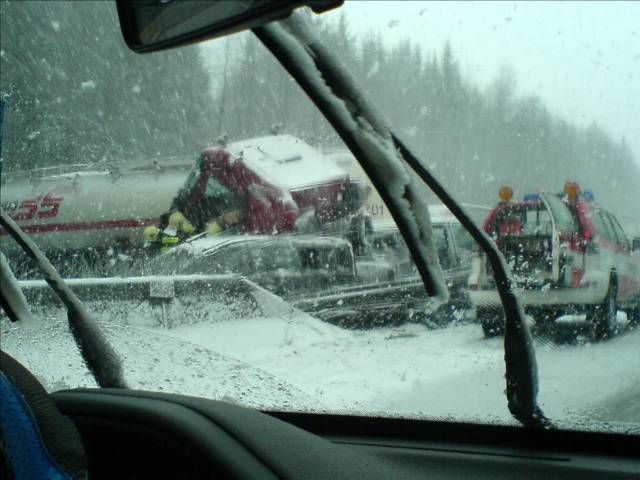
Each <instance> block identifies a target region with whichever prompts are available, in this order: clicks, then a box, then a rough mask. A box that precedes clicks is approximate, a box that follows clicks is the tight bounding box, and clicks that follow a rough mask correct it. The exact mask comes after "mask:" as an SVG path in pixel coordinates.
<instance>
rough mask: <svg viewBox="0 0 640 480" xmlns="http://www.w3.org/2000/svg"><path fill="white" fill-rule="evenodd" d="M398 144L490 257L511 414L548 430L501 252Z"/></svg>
mask: <svg viewBox="0 0 640 480" xmlns="http://www.w3.org/2000/svg"><path fill="white" fill-rule="evenodd" d="M393 139H394V142H395V144H396V146H397V148H398V149H399V150H400V152H401V153H402V156H403V157H404V159H405V161H406V162H407V165H409V167H410V168H411V169H412V170H413V171H414V172H415V173H416V174H417V175H418V176H419V177H420V178H421V179H422V180H423V181H424V182H425V183H426V184H427V186H428V187H429V188H430V189H431V190H432V191H433V192H434V193H435V194H436V196H437V197H438V198H439V199H440V200H441V201H442V203H444V205H445V206H446V207H447V208H448V209H449V210H450V211H451V213H452V214H453V215H454V216H455V217H456V218H457V219H458V221H459V222H460V223H461V224H462V226H463V227H464V228H465V229H466V230H467V231H468V232H469V234H470V235H471V236H472V237H473V239H474V240H475V241H476V242H477V243H478V245H479V246H480V248H482V250H483V251H484V252H485V254H486V255H487V259H488V260H489V263H490V264H491V268H492V269H493V272H494V278H495V281H496V289H497V290H498V294H499V295H500V300H501V301H502V306H503V308H504V313H505V329H504V360H505V365H506V374H505V378H506V383H507V385H506V395H507V402H508V407H509V411H510V412H511V414H512V415H513V416H514V417H515V418H516V419H517V420H519V421H520V422H521V423H522V424H523V425H525V426H528V427H542V428H548V427H550V426H551V422H550V420H549V419H548V418H546V417H545V415H544V413H543V412H542V409H541V408H540V407H539V405H538V400H537V397H538V365H537V362H536V356H535V350H534V348H533V338H532V337H531V332H530V331H529V327H528V326H527V323H526V319H525V314H524V309H523V308H522V304H521V303H520V300H519V298H518V297H517V295H516V294H515V293H514V291H513V281H512V279H511V276H510V274H509V270H508V268H507V265H506V262H505V260H504V257H503V255H502V253H501V252H500V250H498V248H497V247H496V245H495V243H494V242H493V241H492V240H491V239H490V238H489V236H488V235H487V234H486V233H485V232H483V231H482V230H481V229H480V228H478V226H477V225H476V224H475V223H474V221H473V220H472V219H471V217H469V215H467V213H466V212H465V210H464V209H463V208H462V206H461V205H459V204H458V203H457V202H456V201H455V200H454V199H453V197H452V196H451V195H450V194H449V192H447V190H446V189H445V188H444V187H443V186H442V185H441V184H440V182H438V180H436V179H435V177H434V176H433V175H431V173H430V172H429V171H428V170H427V169H426V168H425V167H424V166H423V165H422V163H421V162H420V160H418V159H417V158H416V157H415V156H414V155H413V154H412V153H411V152H410V151H409V149H407V148H406V147H405V146H404V144H403V143H402V142H401V141H400V140H399V139H398V138H397V137H396V136H395V135H394V137H393Z"/></svg>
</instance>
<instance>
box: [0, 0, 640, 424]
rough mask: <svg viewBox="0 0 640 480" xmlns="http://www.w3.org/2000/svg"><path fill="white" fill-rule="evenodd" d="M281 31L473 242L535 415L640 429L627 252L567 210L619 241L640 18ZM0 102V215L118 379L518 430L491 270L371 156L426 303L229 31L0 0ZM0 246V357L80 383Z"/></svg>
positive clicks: (283, 94) (468, 17)
mask: <svg viewBox="0 0 640 480" xmlns="http://www.w3.org/2000/svg"><path fill="white" fill-rule="evenodd" d="M301 16H302V17H303V18H305V19H306V20H307V21H308V23H309V24H310V30H311V31H312V33H313V35H315V36H317V38H319V41H318V44H321V45H324V46H325V47H326V48H327V49H328V50H329V52H330V53H331V54H333V55H335V56H336V57H337V58H338V59H339V60H340V62H341V65H343V66H342V67H340V69H342V70H344V72H343V71H342V70H341V71H340V78H343V76H342V74H343V73H344V78H353V79H354V81H355V82H356V83H357V85H358V88H359V89H358V92H359V93H361V94H362V96H364V97H366V98H367V99H368V100H369V101H370V102H371V104H372V105H373V106H374V107H375V109H376V111H379V112H380V118H381V119H383V120H380V122H381V123H385V122H386V123H388V126H389V129H390V132H391V133H392V134H393V136H394V137H395V138H396V139H398V141H399V142H402V144H403V145H406V147H407V148H408V149H409V150H410V151H411V152H412V154H413V155H414V156H415V158H417V159H418V161H419V162H421V164H422V165H423V166H424V167H426V168H427V169H428V170H429V172H430V173H432V174H433V175H434V176H435V177H436V178H437V179H438V181H439V182H440V183H441V184H442V185H443V186H444V187H445V188H446V189H447V191H449V192H450V193H451V195H452V197H453V198H454V199H455V201H456V202H457V203H458V204H459V205H460V206H461V207H462V208H463V209H464V210H465V211H467V212H468V213H469V215H470V216H471V217H472V219H473V221H474V222H475V223H476V224H477V225H478V226H479V228H481V229H485V227H486V230H484V233H486V234H487V235H488V236H489V237H490V238H491V239H493V240H494V241H495V244H496V245H497V247H498V249H499V250H500V251H501V253H502V256H503V257H504V259H505V260H506V265H507V266H508V269H509V271H510V273H511V274H512V279H511V280H512V283H511V286H512V287H513V291H514V292H515V293H516V295H517V297H518V298H519V299H520V301H521V303H522V305H523V309H524V312H525V314H526V315H527V322H528V326H529V328H530V330H531V333H532V338H533V343H532V345H533V348H534V350H535V354H536V359H537V361H538V377H539V403H540V406H541V408H542V410H543V411H544V413H545V414H546V415H547V416H548V417H549V418H551V419H552V420H553V422H554V425H556V426H558V428H568V429H580V430H583V429H587V430H594V429H595V430H607V431H610V430H617V431H623V432H628V431H630V430H631V427H630V426H632V427H633V428H636V429H637V428H639V427H638V425H640V415H639V413H638V412H639V411H640V410H639V409H638V398H637V395H635V394H634V392H637V384H638V373H637V372H640V357H639V356H638V348H637V346H638V344H639V343H640V328H638V326H637V325H638V315H639V314H640V312H639V310H638V300H639V299H640V264H638V261H640V260H639V258H640V257H638V256H633V255H622V254H618V253H620V252H614V253H616V254H612V253H611V249H606V248H603V246H602V245H601V244H600V243H599V242H597V241H594V240H593V239H590V238H587V236H584V235H583V233H584V232H585V228H583V227H584V225H582V224H581V222H584V221H585V215H587V216H590V218H591V221H592V222H593V224H594V228H595V230H596V232H597V235H596V236H601V237H602V238H603V239H607V240H608V241H610V242H614V243H615V242H621V243H624V239H623V232H622V229H621V228H620V225H619V224H618V221H617V220H616V219H618V220H620V221H621V222H622V223H623V225H624V228H625V230H626V231H628V233H629V235H630V236H634V235H636V234H640V211H639V207H638V206H639V205H640V189H638V185H640V143H639V141H640V140H639V139H640V136H638V135H637V118H640V112H638V107H639V106H638V103H637V99H640V90H639V88H640V82H638V78H640V60H639V59H638V52H637V47H636V45H637V44H638V41H637V38H638V30H637V25H640V3H634V2H628V3H615V4H610V3H607V2H539V3H538V2H384V1H373V2H366V1H357V2H345V4H344V6H342V7H341V8H338V9H336V10H335V11H331V12H328V13H326V14H323V15H321V16H317V15H315V14H314V13H312V12H311V11H310V10H309V11H307V10H304V11H303V13H301ZM280 29H281V30H282V29H284V30H285V31H288V32H291V31H292V30H291V29H288V28H287V27H286V25H284V24H280ZM287 38H288V37H287ZM291 41H292V45H290V47H291V48H293V39H291ZM307 73H310V74H313V69H309V72H307ZM328 78H329V77H328V76H324V77H323V76H317V77H314V80H317V82H319V84H320V85H322V82H324V81H325V80H326V79H328ZM585 79H588V80H587V81H585ZM0 98H2V99H3V112H4V120H3V122H2V127H1V135H2V137H1V140H2V142H1V145H2V150H1V154H2V163H1V166H2V170H1V180H2V184H1V188H0V204H1V205H2V206H3V208H6V209H7V210H8V213H9V214H10V215H12V216H13V218H14V220H16V221H17V223H18V224H19V225H20V226H21V228H23V230H24V231H25V232H26V233H27V234H28V235H30V237H31V238H32V239H33V240H34V242H35V243H36V244H37V245H38V246H39V247H40V248H41V249H42V250H43V252H44V253H45V254H46V255H47V256H48V258H49V259H50V260H51V262H52V264H54V265H55V266H56V268H58V269H59V271H60V272H61V274H62V275H63V276H64V277H65V278H66V279H67V280H68V281H69V284H70V285H71V286H72V288H73V289H76V291H77V293H78V296H79V297H80V298H81V299H82V300H83V301H84V302H85V303H86V307H87V309H88V310H89V311H91V312H93V314H94V315H95V316H96V319H97V320H98V323H99V325H100V326H101V327H102V328H103V329H104V332H105V336H106V338H108V340H109V341H110V342H111V343H112V344H113V346H114V348H115V350H117V351H118V353H119V354H120V355H121V357H122V359H123V362H124V366H125V377H126V378H127V381H128V382H129V384H130V385H131V386H133V387H135V388H142V389H147V390H158V391H165V392H179V393H185V394H190V395H196V396H202V397H208V398H215V399H224V400H226V401H231V402H235V403H240V404H244V405H249V406H253V407H259V408H261V409H264V410H281V411H283V410H284V411H314V412H316V411H321V412H333V413H335V412H338V413H340V412H348V413H354V414H358V415H376V416H389V417H410V418H416V417H419V418H422V417H425V418H438V419H443V418H446V419H448V420H451V421H456V422H461V421H464V422H470V423H499V424H508V425H516V424H518V423H517V422H516V420H514V418H513V417H512V415H511V414H510V412H509V410H508V408H507V401H506V398H505V394H504V390H505V353H504V346H505V345H504V344H505V342H504V337H503V334H504V325H505V324H504V317H503V311H502V307H501V300H500V296H499V295H498V293H497V291H496V289H495V284H496V282H495V281H494V280H493V277H492V271H491V267H490V265H489V262H488V259H487V257H488V256H487V255H486V254H485V253H483V252H481V251H480V250H479V249H478V248H477V247H476V246H475V244H474V242H473V240H472V238H471V237H470V236H469V234H468V232H466V231H465V230H464V229H463V228H462V227H461V224H460V222H459V221H458V220H457V219H456V218H455V217H454V216H453V214H452V213H451V211H450V210H449V209H448V208H446V207H445V206H444V204H443V203H442V201H441V200H439V199H438V197H437V196H436V195H435V194H434V193H433V192H431V191H430V190H429V189H428V188H427V187H426V186H425V184H424V182H422V181H421V180H420V178H419V177H418V176H417V175H416V174H414V173H409V174H407V175H406V176H405V175H403V174H402V175H398V173H402V169H398V171H397V172H396V171H395V169H396V167H398V166H399V164H398V163H397V162H395V161H394V162H393V163H389V165H393V169H392V170H393V171H392V170H390V171H389V172H388V173H389V175H388V178H387V176H385V178H384V181H385V182H387V181H388V182H389V183H390V184H393V185H392V187H394V188H392V190H393V192H392V193H393V198H396V199H397V200H398V201H399V204H400V205H402V206H403V210H401V212H403V213H406V211H405V210H404V207H405V206H408V205H411V204H415V202H417V199H419V200H421V201H423V202H424V203H425V204H426V206H427V207H428V211H429V217H430V219H431V229H432V234H431V236H430V237H429V236H428V235H427V234H424V235H422V237H423V238H421V241H423V242H424V243H423V246H424V245H426V244H428V243H429V242H432V244H433V246H434V247H435V255H436V256H437V258H433V259H431V261H432V262H434V263H436V262H437V263H438V267H439V269H440V270H441V271H442V277H443V279H444V283H445V284H446V285H447V287H448V293H449V295H448V298H447V299H445V298H441V299H434V298H430V297H429V296H428V295H427V293H426V291H427V289H425V285H424V284H423V283H422V280H421V278H420V276H419V274H418V271H417V268H416V265H415V263H414V261H413V259H412V258H411V254H410V252H409V248H408V246H407V245H408V243H407V242H405V240H404V239H403V236H402V234H401V232H400V229H399V228H398V225H397V224H396V222H395V220H394V218H393V216H392V215H391V212H390V210H389V208H388V205H387V204H386V203H385V202H384V201H383V200H382V197H381V195H379V193H378V192H377V191H376V189H375V188H374V185H373V183H372V182H371V181H370V180H369V179H368V177H367V175H366V174H365V171H364V170H363V168H362V167H361V166H360V164H359V162H358V160H357V159H356V158H355V157H354V155H353V154H352V153H351V151H350V150H349V149H348V148H347V146H346V145H345V144H344V142H343V141H342V140H341V137H340V136H339V135H338V134H337V133H336V131H335V130H334V129H333V127H332V126H331V125H330V124H329V122H328V121H327V120H326V119H325V117H324V116H323V115H322V114H321V112H320V111H319V110H318V108H317V107H316V106H315V104H314V102H312V101H311V100H310V99H309V98H308V96H307V95H306V94H305V92H304V91H303V89H302V88H300V87H299V86H298V84H297V83H296V82H295V81H294V79H293V77H292V76H291V75H290V74H289V73H287V71H286V70H285V69H284V68H283V66H282V65H281V64H280V62H279V61H277V60H276V59H275V58H274V56H273V55H272V54H271V53H270V52H269V50H268V49H267V48H265V47H264V46H263V45H262V44H261V43H260V41H259V40H258V39H257V37H256V36H255V35H253V33H252V32H244V33H240V34H235V35H231V36H228V37H224V38H221V39H216V40H212V41H208V42H204V43H201V44H193V45H189V46H186V47H184V48H176V49H171V50H168V51H165V52H156V53H152V54H142V55H140V54H134V53H132V52H131V51H130V50H129V49H127V47H126V45H125V44H124V42H123V39H122V35H121V33H120V31H119V26H118V18H117V12H116V8H115V5H114V4H113V3H112V2H103V1H96V2H90V1H86V2H84V1H83V2H67V1H42V2H9V1H5V0H0ZM331 105H333V106H334V107H336V108H338V107H341V108H342V107H343V106H344V105H345V102H343V101H342V100H339V101H338V100H336V102H335V103H332V104H331ZM361 115H362V112H358V114H356V115H355V117H354V118H353V125H352V127H353V128H354V129H356V130H355V131H356V132H357V133H358V134H362V135H361V136H360V137H358V138H360V140H362V142H365V143H366V142H370V141H371V138H373V137H371V138H370V134H371V132H370V131H369V129H368V128H367V125H366V122H365V121H364V120H363V118H361ZM383 140H384V142H387V139H381V140H380V141H383ZM367 145H369V143H367ZM385 145H387V144H386V143H385ZM387 147H388V148H385V152H386V154H388V156H389V158H393V159H395V156H394V155H395V151H396V148H395V147H394V146H392V145H391V144H389V145H387ZM215 150H224V151H226V152H227V153H228V154H229V155H212V152H213V151H215ZM205 160H206V161H207V162H209V161H211V162H212V165H207V169H206V170H205V169H203V163H204V162H205ZM387 160H388V159H387ZM396 160H397V159H396ZM384 163H385V164H387V162H386V161H385V162H384ZM210 166H211V168H208V167H210ZM392 174H393V175H392ZM202 175H205V176H208V177H207V182H206V184H204V177H203V176H202ZM396 175H397V178H398V179H397V180H395V181H392V178H396ZM408 181H411V182H413V186H414V187H415V189H406V188H404V187H405V185H404V184H403V182H408ZM396 187H398V188H396ZM385 198H386V197H385ZM596 199H597V203H596ZM600 206H601V208H602V209H603V210H600ZM605 209H606V211H607V212H611V215H612V216H611V217H609V218H608V217H607V214H605V213H604V210H605ZM454 210H455V209H454ZM422 212H424V210H422ZM396 213H397V212H396ZM422 215H423V214H422V213H416V216H422ZM552 220H553V221H554V222H555V224H556V225H557V227H558V232H557V233H558V234H557V235H554V232H553V228H552V223H553V222H552ZM405 233H406V232H405ZM452 237H453V238H452ZM583 237H584V238H583ZM0 249H1V250H2V252H3V254H5V255H6V257H7V258H8V262H9V264H10V266H11V267H12V269H13V270H14V273H15V274H16V277H17V278H18V281H19V282H20V285H22V287H23V290H24V292H25V297H26V298H27V299H28V301H29V305H30V307H31V309H32V311H33V313H34V317H35V318H36V319H37V324H36V325H34V326H31V327H33V328H26V327H23V326H22V325H21V324H13V323H11V322H9V320H8V318H7V317H6V316H5V315H4V313H3V314H2V315H0V338H1V339H2V348H3V350H4V349H6V350H7V351H8V352H9V353H10V354H13V355H15V356H16V357H17V358H18V359H20V360H21V361H23V362H24V363H25V364H26V365H28V366H29V367H30V368H32V369H33V370H34V372H35V373H36V374H37V375H38V377H39V378H40V379H42V380H43V382H44V384H45V385H46V387H47V388H48V389H49V390H60V389H64V388H69V387H87V386H89V387H91V386H95V385H94V383H93V380H92V379H91V376H90V375H89V374H88V372H87V369H86V368H85V366H84V364H83V362H82V361H81V358H80V356H79V354H78V350H77V348H76V346H75V344H74V342H73V338H72V336H71V335H70V333H69V329H68V322H67V320H66V314H65V312H64V311H63V310H62V309H61V308H60V306H59V305H58V304H57V303H56V302H54V301H53V300H52V298H53V297H50V296H47V295H43V294H42V289H43V288H44V287H45V285H44V281H43V279H42V275H41V274H40V273H38V272H39V271H38V270H37V269H36V268H35V267H34V264H33V262H31V261H29V260H26V257H25V255H24V254H23V253H22V252H21V251H20V249H19V248H18V247H16V246H15V244H14V243H13V242H11V241H10V239H9V236H8V235H7V234H6V232H4V231H0ZM430 251H431V252H433V251H432V250H430ZM633 262H635V263H633ZM612 281H613V282H614V283H611V282H612ZM607 282H609V283H607ZM611 292H614V293H615V295H613V294H612V293H611Z"/></svg>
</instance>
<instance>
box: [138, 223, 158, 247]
mask: <svg viewBox="0 0 640 480" xmlns="http://www.w3.org/2000/svg"><path fill="white" fill-rule="evenodd" d="M159 237H160V229H159V228H158V227H155V226H153V225H152V226H150V227H147V228H145V229H144V231H143V232H142V238H143V240H144V243H145V244H147V243H153V242H157V241H158V238H159Z"/></svg>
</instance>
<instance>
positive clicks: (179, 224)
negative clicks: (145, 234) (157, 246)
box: [169, 212, 196, 235]
mask: <svg viewBox="0 0 640 480" xmlns="http://www.w3.org/2000/svg"><path fill="white" fill-rule="evenodd" d="M169 226H170V227H174V228H175V229H176V230H178V231H180V232H184V233H186V234H188V235H191V234H192V233H194V232H195V231H196V227H194V226H193V224H192V223H191V222H190V221H189V220H187V217H185V216H184V215H183V214H182V213H181V212H173V213H172V214H171V215H170V216H169Z"/></svg>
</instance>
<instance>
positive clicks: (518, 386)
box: [254, 12, 550, 428]
mask: <svg viewBox="0 0 640 480" xmlns="http://www.w3.org/2000/svg"><path fill="white" fill-rule="evenodd" d="M279 24H280V25H282V26H284V27H285V28H286V30H285V28H283V27H282V26H280V25H278V24H271V25H266V26H263V27H259V28H256V29H254V33H255V34H256V35H257V37H258V38H259V39H260V41H261V42H262V43H263V44H264V45H265V46H266V47H267V48H268V49H269V50H270V51H271V53H273V55H274V56H275V57H276V58H277V59H278V60H279V61H280V63H281V64H282V65H283V66H284V68H285V69H286V70H287V71H288V72H289V73H290V74H291V76H293V77H294V78H295V80H296V81H297V82H298V84H299V85H300V86H301V87H302V89H303V90H304V91H305V92H306V93H307V95H309V97H310V98H311V100H312V101H313V102H314V103H315V104H316V106H317V107H318V108H319V109H320V111H321V112H322V113H323V114H324V116H325V117H326V118H327V120H328V121H329V123H331V125H332V126H333V127H334V128H335V129H336V131H337V132H338V134H339V135H340V137H341V138H342V139H343V141H344V142H345V144H346V145H347V147H349V149H350V150H351V151H352V152H353V154H354V155H355V156H356V158H357V159H358V161H360V162H361V164H362V166H363V168H364V169H365V171H366V172H367V174H368V175H369V176H370V178H371V181H372V182H373V184H374V186H375V187H376V188H377V189H378V190H379V193H380V196H381V197H382V199H383V201H384V202H385V203H386V204H387V205H388V207H389V210H390V212H391V214H392V217H393V218H394V220H395V221H396V223H397V224H398V228H399V230H400V232H401V233H402V235H403V237H404V238H405V241H406V243H407V246H408V247H409V249H410V251H411V254H412V256H413V258H414V260H415V262H416V266H417V267H418V271H419V272H420V274H421V277H422V279H423V281H424V282H425V285H426V288H427V290H428V291H429V293H430V294H431V295H438V294H441V296H445V297H446V295H447V294H446V287H442V286H441V285H440V282H441V279H442V276H441V271H440V269H439V268H438V267H437V265H438V263H437V260H435V261H434V258H433V257H432V258H429V254H430V253H431V251H430V250H431V249H430V248H429V247H432V244H431V238H424V236H425V235H428V236H430V233H431V232H430V221H429V220H428V218H429V217H428V211H426V212H424V211H423V212H420V208H418V209H416V208H415V205H416V204H418V205H419V204H420V201H419V199H417V198H416V195H415V191H413V190H412V189H411V188H410V187H411V185H410V184H407V185H406V187H405V189H404V192H403V198H404V199H406V200H407V201H408V202H409V203H410V204H411V208H412V212H411V213H413V214H414V218H413V219H412V218H411V216H407V215H406V212H403V211H402V208H401V206H400V205H398V203H397V198H395V197H396V196H397V192H392V187H393V186H390V185H389V183H390V182H389V179H388V177H385V176H384V175H383V173H384V170H385V167H386V168H387V169H391V170H393V167H394V165H390V163H392V162H391V161H389V159H388V157H385V156H382V157H383V158H380V157H378V158H374V155H375V154H376V153H378V152H373V154H372V152H371V150H369V149H367V148H366V145H365V146H363V144H362V141H361V138H358V137H357V131H358V130H363V123H364V124H365V125H364V126H368V127H369V128H370V129H371V130H372V131H374V132H375V133H377V134H378V135H380V136H382V137H384V136H385V134H386V133H389V134H390V135H391V138H392V141H393V145H394V147H395V148H396V149H397V151H398V153H399V155H400V157H401V158H402V160H404V162H405V163H406V165H408V166H409V167H410V168H411V170H413V171H414V172H415V173H416V174H417V175H418V176H419V177H420V178H421V180H422V181H423V182H425V184H426V185H427V186H428V187H429V188H430V189H431V190H432V191H433V192H434V193H435V194H436V195H437V196H438V198H440V200H441V201H442V202H443V203H444V204H445V206H446V207H447V208H449V210H450V211H451V213H453V215H454V216H455V217H456V218H457V219H458V220H459V221H460V223H461V224H462V225H463V227H465V228H466V229H467V231H469V233H470V234H471V236H472V237H473V238H474V240H475V241H476V242H477V243H478V245H479V246H480V248H482V249H483V251H484V252H485V253H486V255H487V258H488V260H489V262H490V264H491V266H492V267H493V271H494V275H495V279H496V286H497V290H498V293H499V295H500V299H501V301H502V305H503V307H504V311H505V336H504V352H505V365H506V375H505V377H506V395H507V403H508V408H509V411H510V412H511V414H512V415H513V416H514V417H515V418H516V419H518V420H519V421H520V422H521V423H522V424H523V425H525V426H531V427H543V428H546V427H549V426H550V421H549V420H548V419H547V418H546V417H545V416H544V414H543V412H542V410H541V409H540V407H539V406H538V403H537V395H538V370H537V364H536V358H535V351H534V348H533V339H532V337H531V333H530V331H529V328H528V326H527V324H526V320H525V315H524V309H523V308H522V305H521V303H520V300H519V299H518V297H517V296H516V295H515V293H514V291H513V288H512V285H513V283H512V281H511V278H510V276H509V273H508V268H507V266H506V263H505V261H504V257H503V256H502V254H501V253H500V251H499V250H498V249H497V247H496V246H495V244H494V243H493V242H492V241H491V239H490V238H489V237H488V236H487V235H486V234H485V233H484V232H482V231H481V230H480V229H479V228H478V227H477V226H476V225H475V223H473V221H472V220H471V218H470V217H469V216H468V215H467V214H466V212H465V211H464V209H463V208H462V207H461V206H460V205H458V203H457V202H456V201H455V200H454V199H453V197H452V196H451V195H450V194H449V193H448V192H447V191H446V189H445V188H444V187H443V186H442V185H441V184H440V183H439V182H438V181H437V180H436V179H435V178H434V177H433V175H431V173H430V172H429V171H428V170H427V169H426V168H425V167H424V166H423V165H422V163H421V162H420V161H419V160H418V159H417V158H416V157H415V156H414V155H413V154H412V153H411V152H410V151H409V149H407V148H406V147H405V146H404V145H403V144H402V142H400V141H399V140H398V139H397V137H395V136H394V135H392V134H391V132H390V129H388V127H387V126H386V125H385V124H384V121H382V120H381V118H380V117H379V116H378V115H377V114H376V113H375V111H374V110H373V108H372V107H371V106H370V105H369V104H368V102H367V101H366V99H364V98H363V96H362V95H361V94H360V92H359V91H358V88H357V86H356V85H355V82H354V81H353V80H352V78H351V77H350V75H349V74H348V71H347V69H346V68H345V67H344V66H342V65H341V63H340V61H339V60H337V59H336V58H334V56H333V54H332V53H331V52H329V51H328V50H327V49H326V48H324V46H323V45H321V44H320V43H319V42H318V41H317V40H316V39H314V38H313V36H312V35H311V34H310V32H309V31H308V29H307V28H306V26H305V25H304V19H303V18H302V17H301V16H300V14H299V13H295V12H294V13H293V14H292V15H291V17H290V18H289V19H288V20H283V21H281V22H279ZM362 120H364V122H363V121H362ZM365 134H366V132H365ZM383 139H384V138H383ZM363 159H366V161H363ZM385 161H386V165H385V164H383V165H380V164H379V163H384V162H385ZM419 206H420V205H419ZM418 213H422V214H423V215H424V216H426V218H427V221H426V222H427V225H426V228H422V229H421V228H420V225H419V223H420V220H421V219H420V218H417V215H416V214H418ZM412 220H413V221H414V223H418V227H419V228H418V230H419V232H418V235H415V228H412V225H411V223H412ZM421 241H422V242H426V243H427V248H426V249H424V248H423V247H422V246H421V245H420V242H421ZM436 258H437V257H436ZM434 263H435V265H436V268H434ZM431 282H433V283H431Z"/></svg>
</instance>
